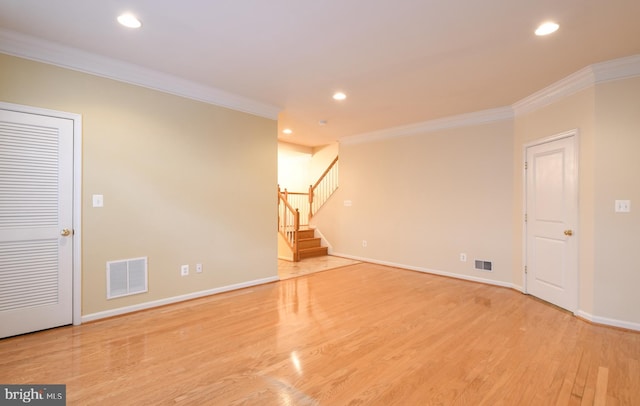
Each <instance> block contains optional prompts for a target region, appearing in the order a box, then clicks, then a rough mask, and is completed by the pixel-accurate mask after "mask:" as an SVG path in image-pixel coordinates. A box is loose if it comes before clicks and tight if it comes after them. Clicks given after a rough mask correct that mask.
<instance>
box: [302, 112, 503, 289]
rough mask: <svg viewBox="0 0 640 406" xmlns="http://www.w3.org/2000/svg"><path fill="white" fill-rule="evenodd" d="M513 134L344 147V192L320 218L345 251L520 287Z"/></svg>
mask: <svg viewBox="0 0 640 406" xmlns="http://www.w3.org/2000/svg"><path fill="white" fill-rule="evenodd" d="M512 137H513V125H512V122H511V121H501V122H495V123H491V124H485V125H477V126H470V127H463V128H456V129H449V130H442V131H437V132H432V133H425V134H420V135H415V136H407V137H400V138H390V139H386V140H382V141H376V142H369V143H360V144H346V145H345V144H343V145H341V146H340V188H339V189H338V192H337V194H336V195H335V196H334V197H333V198H332V199H331V201H330V203H329V204H328V205H327V206H326V209H323V210H322V211H321V212H320V213H319V214H318V216H317V218H316V220H315V221H316V222H317V225H318V227H319V228H320V230H321V231H322V233H323V234H324V236H325V237H326V238H327V239H328V240H329V241H330V242H331V244H332V245H333V250H334V252H335V253H339V254H346V255H349V256H353V257H359V258H364V259H369V260H375V261H379V262H386V263H393V264H397V265H402V266H410V267H414V268H420V269H428V270H435V271H440V272H447V273H453V274H457V275H460V276H466V277H471V278H481V279H489V280H494V281H498V282H504V283H510V282H511V279H512V270H511V266H512V262H513V260H512V253H513V247H512V233H513V229H512V226H511V220H512V219H511V216H510V214H509V213H510V212H511V207H512V200H513V190H512V189H513V179H512V177H513V175H512V173H513V158H512V150H513V138H512ZM345 200H350V201H351V202H352V206H351V207H345V206H344V201H345ZM363 240H366V241H367V247H363V246H362V241H363ZM460 253H466V254H467V256H468V261H467V262H461V261H460V260H459V254H460ZM474 259H481V260H487V261H492V262H493V266H494V270H493V272H484V271H476V270H474V266H473V265H474V262H473V260H474Z"/></svg>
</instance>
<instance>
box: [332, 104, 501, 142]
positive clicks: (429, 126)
mask: <svg viewBox="0 0 640 406" xmlns="http://www.w3.org/2000/svg"><path fill="white" fill-rule="evenodd" d="M512 118H513V109H512V108H511V107H500V108H496V109H489V110H482V111H476V112H473V113H466V114H460V115H456V116H450V117H444V118H439V119H435V120H429V121H424V122H421V123H416V124H409V125H405V126H400V127H393V128H387V129H384V130H379V131H373V132H368V133H363V134H357V135H351V136H348V137H343V138H341V139H340V143H341V144H345V145H349V144H360V143H363V142H372V141H378V140H383V139H386V138H396V137H406V136H410V135H416V134H424V133H429V132H434V131H440V130H447V129H451V128H459V127H468V126H472V125H480V124H486V123H491V122H495V121H503V120H510V119H512Z"/></svg>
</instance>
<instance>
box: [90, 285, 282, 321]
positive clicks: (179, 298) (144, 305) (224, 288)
mask: <svg viewBox="0 0 640 406" xmlns="http://www.w3.org/2000/svg"><path fill="white" fill-rule="evenodd" d="M279 280H280V278H279V277H277V276H272V277H269V278H263V279H256V280H253V281H248V282H242V283H236V284H234V285H228V286H222V287H219V288H214V289H207V290H201V291H199V292H193V293H188V294H186V295H180V296H173V297H168V298H166V299H160V300H154V301H151V302H145V303H140V304H136V305H132V306H126V307H119V308H117V309H111V310H105V311H103V312H98V313H91V314H86V315H84V316H82V322H83V323H86V322H89V321H94V320H100V319H104V318H107V317H113V316H120V315H122V314H127V313H132V312H137V311H140V310H146V309H151V308H154V307H159V306H164V305H168V304H172V303H178V302H184V301H185V300H191V299H197V298H199V297H204V296H210V295H215V294H216V293H223V292H229V291H232V290H238V289H243V288H248V287H251V286H257V285H263V284H265V283H271V282H277V281H279Z"/></svg>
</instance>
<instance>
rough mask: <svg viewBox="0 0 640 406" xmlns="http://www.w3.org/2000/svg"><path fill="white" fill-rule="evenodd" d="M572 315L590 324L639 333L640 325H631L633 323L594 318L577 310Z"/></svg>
mask: <svg viewBox="0 0 640 406" xmlns="http://www.w3.org/2000/svg"><path fill="white" fill-rule="evenodd" d="M574 314H575V315H576V316H577V317H580V318H581V319H585V320H587V321H590V322H591V323H595V324H602V325H605V326H611V327H619V328H624V329H627V330H635V331H640V323H633V322H630V321H624V320H616V319H610V318H608V317H600V316H594V315H593V314H589V313H587V312H585V311H582V310H578V311H577V312H575V313H574Z"/></svg>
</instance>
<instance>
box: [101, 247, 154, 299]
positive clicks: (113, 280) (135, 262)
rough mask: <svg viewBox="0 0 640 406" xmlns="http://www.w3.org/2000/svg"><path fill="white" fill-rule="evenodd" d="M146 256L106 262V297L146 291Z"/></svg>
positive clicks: (110, 297) (111, 297)
mask: <svg viewBox="0 0 640 406" xmlns="http://www.w3.org/2000/svg"><path fill="white" fill-rule="evenodd" d="M147 279H148V278H147V258H146V257H143V258H133V259H123V260H120V261H109V262H107V299H113V298H116V297H121V296H128V295H135V294H136V293H144V292H146V291H147V282H148V280H147Z"/></svg>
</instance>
